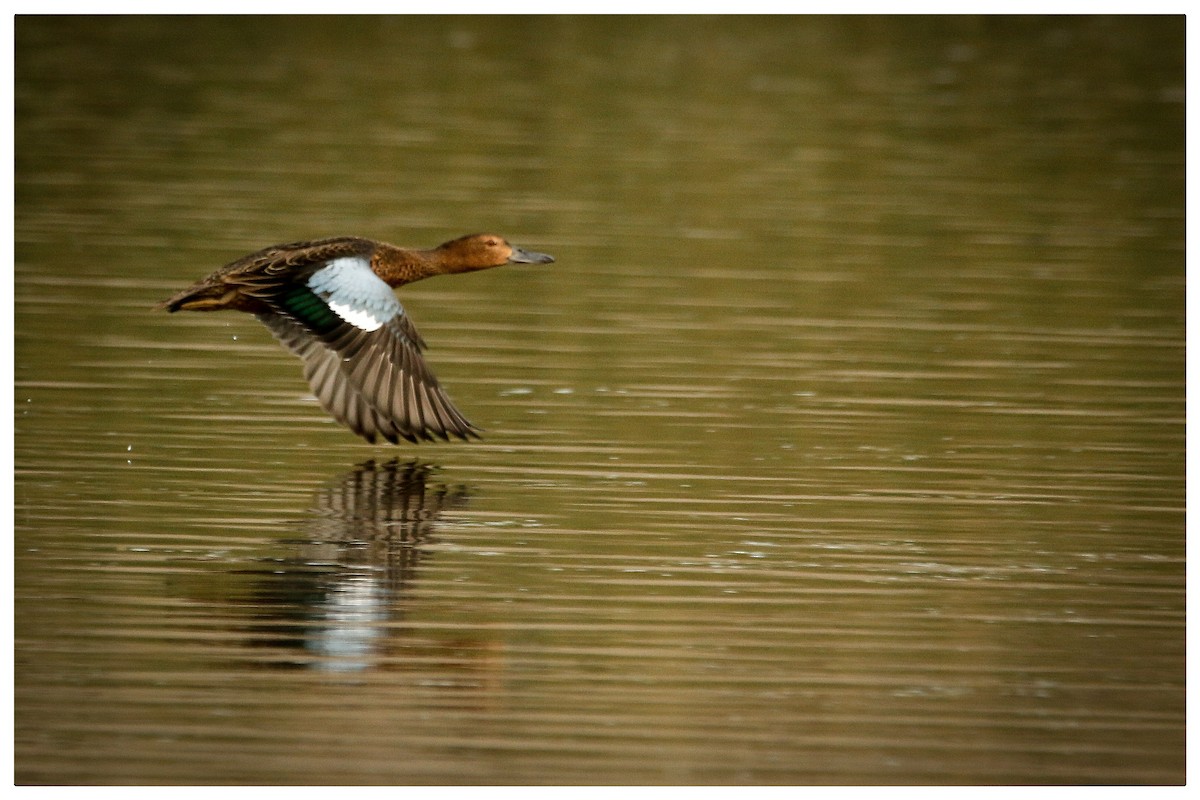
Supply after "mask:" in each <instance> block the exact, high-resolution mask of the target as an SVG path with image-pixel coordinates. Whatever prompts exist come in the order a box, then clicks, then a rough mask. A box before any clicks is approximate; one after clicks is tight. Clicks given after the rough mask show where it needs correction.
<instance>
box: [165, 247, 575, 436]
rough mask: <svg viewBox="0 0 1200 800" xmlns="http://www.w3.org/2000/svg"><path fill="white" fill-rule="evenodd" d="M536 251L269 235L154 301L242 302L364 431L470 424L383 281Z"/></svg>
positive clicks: (177, 305) (182, 307) (484, 265)
mask: <svg viewBox="0 0 1200 800" xmlns="http://www.w3.org/2000/svg"><path fill="white" fill-rule="evenodd" d="M552 261H554V259H553V258H552V257H551V256H548V255H546V254H544V253H532V252H527V251H524V250H521V249H519V248H515V247H513V246H512V245H510V244H508V242H506V241H504V239H503V238H501V237H499V236H493V235H490V234H475V235H472V236H464V237H462V238H460V239H455V240H453V241H450V242H446V243H445V244H443V245H441V246H440V247H436V248H434V249H432V250H410V249H406V248H401V247H396V246H394V245H390V244H386V243H384V242H376V241H372V240H370V239H359V238H356V237H351V236H345V237H339V238H336V239H320V240H317V241H311V242H295V243H293V244H282V245H275V246H274V247H267V248H265V249H263V250H259V251H258V252H257V253H251V254H250V255H248V256H245V257H244V258H240V259H238V260H237V261H234V262H233V263H231V264H228V265H226V266H224V267H222V268H221V269H219V270H217V271H216V272H214V273H213V274H211V275H209V276H208V277H207V278H203V279H202V280H200V281H198V282H197V283H195V284H193V285H192V286H190V287H188V288H187V289H184V290H183V291H182V292H180V293H179V294H177V295H175V296H174V297H172V298H170V299H169V300H166V301H164V302H163V303H161V304H160V305H159V308H164V309H166V310H167V311H222V310H225V309H233V310H235V311H245V312H248V313H251V314H254V315H255V316H256V317H258V319H259V321H261V322H262V323H263V324H264V325H266V326H267V328H269V329H270V331H271V333H273V334H274V335H275V338H277V339H278V340H279V341H280V342H282V343H283V344H284V345H285V346H286V347H287V348H288V349H289V350H291V351H292V352H293V353H295V354H296V355H298V356H299V357H300V358H301V359H303V360H304V376H305V378H307V379H308V381H309V383H310V384H311V386H312V389H313V392H314V393H315V394H316V396H317V399H318V400H320V402H321V405H322V406H323V407H324V408H325V410H326V411H328V412H329V413H330V414H332V415H333V417H334V418H335V419H337V420H338V421H339V422H341V423H342V424H344V425H346V426H348V427H349V428H350V429H351V430H353V431H354V432H355V433H357V434H358V435H360V436H362V437H363V438H365V439H366V440H367V441H369V442H374V441H375V440H376V438H377V437H380V436H382V437H383V438H384V439H387V440H388V441H390V442H398V441H399V440H400V439H407V440H409V441H411V442H416V441H419V440H421V439H425V440H431V439H433V438H434V437H440V438H442V439H448V438H450V436H451V435H454V436H458V437H459V438H462V439H467V438H469V437H471V436H475V435H477V433H476V431H477V430H478V429H477V428H476V427H475V426H474V425H472V424H471V423H470V422H468V421H467V419H466V418H465V417H464V416H463V415H462V413H461V412H459V410H458V409H457V408H455V407H454V404H453V403H452V402H451V401H450V398H449V397H447V395H446V393H445V391H443V389H442V388H441V386H439V385H438V381H437V378H436V377H434V374H433V372H432V371H431V370H430V369H429V367H428V366H427V365H426V364H425V359H424V358H423V357H422V355H421V352H422V351H423V350H424V349H425V342H424V340H423V339H422V338H421V335H420V334H419V333H418V332H417V329H416V327H415V326H414V325H413V323H412V320H411V319H409V317H408V315H407V314H406V313H405V311H404V309H403V307H401V305H400V303H399V301H398V300H396V295H395V294H394V293H393V292H392V288H395V287H398V286H403V285H405V284H408V283H412V282H413V281H419V280H421V279H422V278H428V277H432V276H434V275H449V274H454V273H459V272H472V271H475V270H480V269H489V268H491V267H498V266H502V265H504V264H513V263H526V264H545V263H549V262H552Z"/></svg>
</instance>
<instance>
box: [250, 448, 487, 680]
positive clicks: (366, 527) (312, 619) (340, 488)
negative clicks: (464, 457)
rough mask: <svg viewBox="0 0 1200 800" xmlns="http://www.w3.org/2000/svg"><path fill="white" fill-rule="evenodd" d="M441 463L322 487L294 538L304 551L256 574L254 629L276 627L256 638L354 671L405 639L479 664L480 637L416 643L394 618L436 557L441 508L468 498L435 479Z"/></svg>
mask: <svg viewBox="0 0 1200 800" xmlns="http://www.w3.org/2000/svg"><path fill="white" fill-rule="evenodd" d="M435 469H436V468H434V467H431V466H429V465H427V464H421V463H418V462H415V461H406V462H401V461H398V460H395V459H393V460H391V461H388V462H385V463H382V464H378V463H376V462H374V461H368V462H366V463H364V464H360V465H359V466H357V467H355V468H354V469H353V470H351V471H350V472H349V473H347V474H346V475H345V476H343V477H342V478H341V479H340V480H338V481H337V482H335V483H333V484H330V485H329V486H327V487H325V488H323V489H321V490H319V491H318V492H317V496H316V502H315V507H314V508H313V510H312V512H311V515H310V517H309V519H308V520H307V521H306V522H305V523H304V525H303V530H304V538H302V539H297V540H292V541H291V542H290V543H291V544H292V545H294V546H297V547H298V548H299V553H298V554H297V555H295V556H292V557H289V558H286V559H283V560H281V561H277V562H272V563H271V564H270V571H269V574H267V575H263V574H262V573H259V580H258V581H257V582H256V585H255V589H254V591H253V592H252V597H253V599H252V601H251V602H252V604H253V608H254V609H255V616H256V617H257V620H256V622H255V625H254V627H255V629H256V630H257V631H263V630H270V631H272V632H273V633H272V635H270V636H266V637H263V636H259V637H256V639H255V644H256V645H258V646H262V647H272V648H279V647H282V648H288V649H293V650H294V649H295V648H298V647H299V648H303V650H304V652H305V657H304V658H303V659H302V660H301V662H302V663H303V664H304V665H307V666H311V667H316V668H320V669H327V670H335V671H351V670H361V669H366V668H369V667H375V666H379V665H380V663H379V662H380V660H381V659H383V658H384V657H385V656H386V655H387V654H388V653H389V652H391V651H393V650H395V648H396V640H397V639H398V637H400V636H404V637H405V638H404V647H405V649H406V652H412V650H413V648H416V649H417V650H421V649H427V650H428V651H430V652H431V653H434V654H436V658H437V659H438V660H443V661H449V662H451V664H453V663H454V662H461V661H462V660H463V659H466V660H467V662H468V664H469V663H473V662H474V661H475V660H476V658H477V657H478V650H479V647H480V645H479V643H476V642H471V641H464V640H462V639H455V640H453V641H449V642H444V641H439V640H434V639H430V640H427V641H424V642H416V641H413V640H412V639H411V638H410V637H409V636H408V633H409V632H404V631H401V630H398V629H397V628H396V627H395V626H394V625H390V624H389V623H395V622H396V621H397V620H398V619H400V618H401V615H402V613H403V610H404V602H405V598H404V592H405V590H406V589H407V588H408V587H409V586H410V585H411V583H412V581H413V579H414V578H415V576H416V574H417V569H418V566H419V565H420V563H421V562H422V561H423V560H424V559H425V558H426V557H428V555H429V551H428V549H427V548H426V545H428V544H430V543H431V542H432V540H433V534H434V530H435V528H436V526H437V523H438V520H439V519H440V518H441V516H442V514H443V512H445V511H447V510H450V509H453V508H462V507H465V505H466V502H467V492H466V490H465V489H463V488H450V487H448V486H446V485H444V484H435V485H431V484H430V483H429V478H430V476H431V474H432V473H433V472H434V471H435ZM288 661H290V662H291V663H296V659H294V658H289V659H288ZM460 668H461V663H460Z"/></svg>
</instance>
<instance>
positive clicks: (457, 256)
mask: <svg viewBox="0 0 1200 800" xmlns="http://www.w3.org/2000/svg"><path fill="white" fill-rule="evenodd" d="M435 252H436V253H437V254H438V260H439V261H441V262H442V264H443V266H444V267H445V268H446V270H447V271H448V272H473V271H475V270H477V269H491V268H492V267H502V266H504V265H505V264H549V263H551V262H553V261H554V257H553V256H549V255H546V254H545V253H535V252H533V251H532V250H522V249H521V248H519V247H513V246H512V245H511V244H509V243H508V242H507V241H505V239H504V237H503V236H496V235H495V234H492V233H473V234H471V235H470V236H463V237H460V238H458V239H453V240H451V241H449V242H446V243H445V244H443V245H440V246H439V247H438V248H437V250H436V251H435Z"/></svg>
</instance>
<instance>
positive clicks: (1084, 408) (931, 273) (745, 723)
mask: <svg viewBox="0 0 1200 800" xmlns="http://www.w3.org/2000/svg"><path fill="white" fill-rule="evenodd" d="M16 29H17V48H16V56H17V71H16V145H17V154H16V263H15V282H14V292H15V304H14V305H15V308H14V311H15V323H14V348H15V364H14V368H15V388H14V395H13V399H14V420H15V441H14V459H15V487H14V488H15V493H14V494H15V511H14V516H15V544H14V556H15V592H16V597H15V614H14V618H15V639H14V646H15V658H14V662H15V692H16V694H15V709H14V710H15V723H16V725H15V779H16V781H17V782H18V783H135V784H141V783H264V782H266V783H352V784H358V783H603V784H607V783H684V784H688V783H941V784H945V783H975V782H982V783H996V782H1003V783H1014V782H1015V783H1089V784H1090V783H1113V782H1116V783H1129V782H1133V783H1179V782H1182V781H1183V780H1184V726H1185V716H1184V686H1185V674H1184V645H1185V641H1184V634H1185V625H1184V567H1185V564H1184V552H1185V524H1184V508H1185V498H1184V453H1185V428H1184V421H1185V414H1184V397H1185V378H1184V350H1185V337H1184V331H1185V309H1184V286H1185V275H1184V127H1183V121H1184V74H1183V63H1184V35H1183V34H1184V32H1183V21H1182V18H1169V17H1168V18H1142V19H1121V18H1078V19H1035V20H1023V19H969V18H954V19H938V20H923V19H919V18H917V19H887V20H885V19H876V18H856V19H836V18H781V19H772V20H765V19H758V18H738V19H696V18H672V19H666V18H661V19H660V18H641V19H637V20H631V19H626V18H619V17H618V18H590V19H589V18H495V19H473V18H392V19H385V20H379V19H373V18H354V19H299V18H297V19H291V18H274V19H255V18H242V19H220V18H202V19H188V18H136V17H134V18H109V19H98V20H97V19H88V18H18V20H17V26H16ZM514 42H518V43H520V44H521V46H518V47H514V46H513V43H514ZM475 230H495V231H498V232H501V233H503V234H505V235H507V236H508V237H509V238H510V239H512V240H513V241H514V242H517V243H519V244H522V245H525V246H528V247H532V248H534V249H537V250H544V251H547V252H550V253H553V254H554V255H555V256H556V257H557V259H558V261H557V263H556V264H554V265H552V266H551V267H548V268H542V267H538V268H532V267H531V268H506V269H502V270H494V271H491V272H487V273H480V274H477V275H469V276H461V277H455V278H446V279H438V280H435V281H430V282H428V283H425V284H418V285H414V286H411V287H407V288H406V289H404V290H402V292H401V297H402V299H403V301H404V303H405V306H406V308H407V309H408V310H409V311H410V312H411V313H412V315H413V317H414V318H415V319H416V320H417V323H418V324H419V325H420V328H421V330H422V332H423V333H424V335H425V337H426V338H427V339H428V340H429V342H430V345H431V350H430V353H429V356H430V360H431V362H432V363H433V365H434V367H435V368H436V369H437V371H438V373H439V375H440V376H441V378H442V379H443V382H444V383H445V385H446V386H447V388H448V390H449V391H450V394H451V395H452V396H453V397H454V398H455V399H456V401H457V402H458V403H459V404H460V406H461V407H462V408H463V410H464V411H465V412H466V413H467V415H468V416H469V417H470V418H471V419H472V420H473V421H475V422H477V423H478V424H480V425H481V426H482V427H484V428H485V429H486V430H487V433H486V436H485V438H484V440H483V441H482V442H480V443H473V444H461V443H460V444H453V445H434V446H421V447H410V446H404V447H400V448H397V447H392V446H369V445H366V444H364V443H362V442H360V441H357V440H356V439H355V438H354V437H353V436H352V435H351V434H349V433H348V432H346V431H345V430H343V429H341V428H340V427H339V426H337V425H336V424H334V423H332V422H331V421H330V420H328V419H327V418H326V417H325V415H324V414H323V412H321V410H320V408H319V407H318V406H317V405H316V402H315V400H313V399H312V398H311V397H310V396H309V395H308V393H307V387H306V386H305V384H304V382H303V380H302V376H301V368H300V364H299V362H298V361H295V360H294V359H293V358H292V357H291V356H289V355H288V354H287V353H285V352H284V351H283V350H282V349H281V348H279V347H278V346H277V345H276V344H275V342H274V340H273V339H272V338H271V336H270V334H269V333H268V332H267V331H266V330H265V329H263V328H262V327H261V326H259V325H258V324H257V323H256V322H255V321H254V320H253V319H252V318H250V317H248V316H245V315H236V314H232V313H229V314H218V315H200V314H191V315H188V314H180V315H174V316H167V315H165V314H161V313H156V312H153V311H152V310H150V309H151V306H152V305H153V303H154V302H156V301H157V300H160V299H162V298H163V297H165V296H166V295H168V294H170V293H171V292H172V291H174V290H175V289H177V288H180V287H182V286H184V285H186V284H187V283H188V282H190V281H191V280H193V279H195V278H197V277H199V276H201V275H203V274H205V273H207V272H208V271H210V270H212V269H214V268H216V267H218V266H220V265H221V264H223V263H225V262H226V261H229V260H232V259H233V258H236V257H238V256H240V255H242V254H243V253H245V252H249V251H250V250H253V249H257V248H258V247H261V246H263V245H266V244H271V243H274V242H281V241H290V240H295V239H300V238H311V237H317V236H325V235H338V234H359V235H366V236H371V237H374V238H380V239H385V240H389V241H394V242H397V243H400V244H411V245H421V246H428V245H433V244H436V243H438V242H439V241H441V240H443V239H447V238H450V237H452V236H456V235H459V234H462V233H467V232H471V231H475Z"/></svg>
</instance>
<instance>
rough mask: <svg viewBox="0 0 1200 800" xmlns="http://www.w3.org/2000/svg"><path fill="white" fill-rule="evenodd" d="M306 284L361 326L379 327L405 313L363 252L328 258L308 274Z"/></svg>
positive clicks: (376, 328)
mask: <svg viewBox="0 0 1200 800" xmlns="http://www.w3.org/2000/svg"><path fill="white" fill-rule="evenodd" d="M308 288H309V289H312V290H313V292H314V293H316V294H317V295H318V296H319V297H320V298H321V299H322V300H324V301H325V302H326V303H327V304H328V305H329V308H330V309H332V310H333V313H335V314H337V315H338V316H339V317H341V318H342V319H344V320H346V322H349V323H350V324H351V325H353V326H354V327H356V328H359V329H360V330H364V331H373V330H378V329H379V328H381V327H383V326H384V325H385V324H386V323H387V322H388V321H389V320H391V319H393V318H394V317H396V316H397V315H399V314H403V313H404V309H403V308H401V307H400V301H398V300H397V299H396V295H395V294H393V293H392V288H391V287H390V286H388V285H387V284H386V283H384V282H383V281H382V280H380V279H379V276H378V275H376V274H375V273H374V272H373V271H372V270H371V262H370V261H369V260H368V259H367V258H366V257H365V256H347V257H345V258H335V259H333V260H332V261H329V262H327V263H326V264H325V266H323V267H321V269H319V270H317V271H316V272H314V273H313V274H312V276H311V277H309V279H308Z"/></svg>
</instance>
